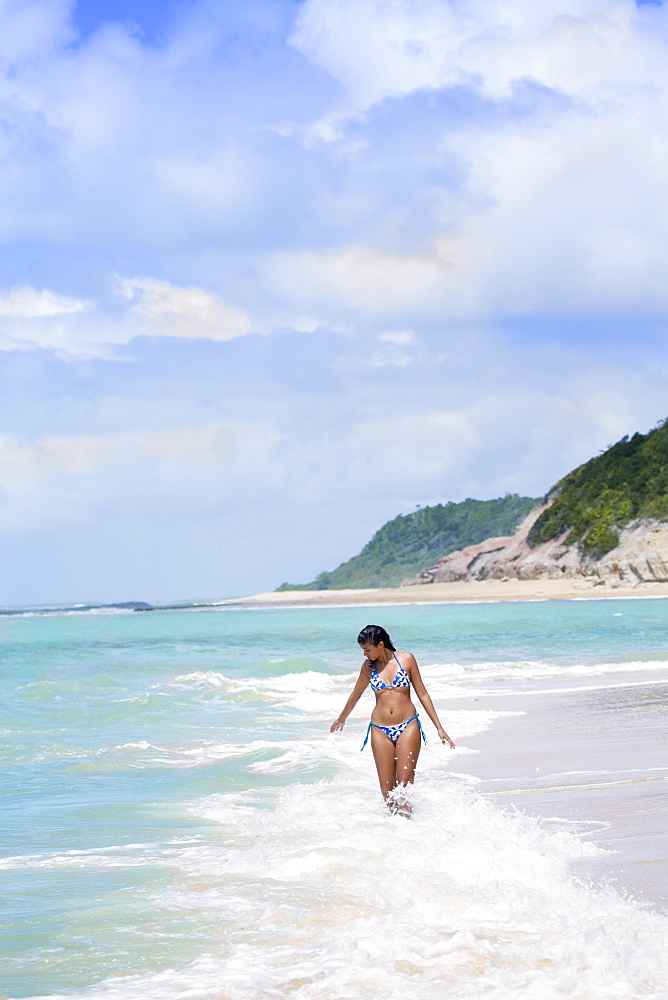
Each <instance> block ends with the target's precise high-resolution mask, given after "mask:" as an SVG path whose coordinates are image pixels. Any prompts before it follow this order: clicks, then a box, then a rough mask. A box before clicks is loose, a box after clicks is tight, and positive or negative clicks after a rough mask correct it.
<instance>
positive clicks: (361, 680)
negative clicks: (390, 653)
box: [329, 660, 370, 733]
mask: <svg viewBox="0 0 668 1000" xmlns="http://www.w3.org/2000/svg"><path fill="white" fill-rule="evenodd" d="M367 663H368V660H365V661H364V663H363V664H362V669H361V670H360V675H359V677H358V678H357V681H356V682H355V687H354V688H353V691H352V694H351V695H350V698H348V701H347V702H346V704H345V707H344V709H343V711H342V712H341V714H340V716H339V717H338V719H337V720H336V721H335V722H333V723H332V724H331V726H330V727H329V731H330V733H336V732H338V730H340V729H343V726H344V724H345V721H346V719H347V718H348V716H349V715H350V713H351V712H352V710H353V709H354V707H355V705H356V704H357V702H358V701H359V700H360V698H361V697H362V695H363V693H364V691H365V690H366V689H367V688H368V686H369V679H370V673H369V668H368V667H367Z"/></svg>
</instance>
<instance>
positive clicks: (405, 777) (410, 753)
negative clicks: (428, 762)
mask: <svg viewBox="0 0 668 1000" xmlns="http://www.w3.org/2000/svg"><path fill="white" fill-rule="evenodd" d="M421 748H422V734H421V732H420V727H419V726H418V723H417V719H416V720H415V721H414V722H411V724H410V725H409V726H407V727H406V728H405V729H404V731H403V733H402V734H401V736H400V737H399V739H398V740H397V743H396V749H395V755H396V761H395V765H396V783H397V785H412V784H413V782H414V781H415V768H416V766H417V762H418V757H419V756H420V750H421ZM411 811H412V810H411V806H410V803H409V802H402V803H401V804H400V805H399V806H398V808H397V812H398V813H400V814H401V815H402V816H410V815H411Z"/></svg>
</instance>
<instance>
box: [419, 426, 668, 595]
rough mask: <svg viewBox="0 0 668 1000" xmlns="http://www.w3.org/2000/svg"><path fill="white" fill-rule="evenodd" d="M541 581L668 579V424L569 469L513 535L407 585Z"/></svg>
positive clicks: (444, 562)
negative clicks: (454, 581) (483, 581)
mask: <svg viewBox="0 0 668 1000" xmlns="http://www.w3.org/2000/svg"><path fill="white" fill-rule="evenodd" d="M541 577H550V578H562V579H563V578H577V577H581V578H582V577H584V578H588V579H590V580H591V579H593V580H594V581H595V582H601V583H607V584H609V585H612V586H615V585H621V584H626V585H628V584H630V583H634V584H636V583H637V584H640V583H653V582H658V581H661V582H665V581H668V424H666V423H665V422H664V423H662V424H661V425H660V426H659V427H657V428H655V429H654V430H652V431H650V432H649V433H648V434H634V435H633V437H632V438H631V439H629V438H628V437H624V438H622V440H621V441H618V442H617V444H615V445H612V446H611V447H610V448H608V449H606V451H605V452H603V454H601V455H598V456H596V457H595V458H593V459H591V460H590V461H589V462H586V463H585V464H584V465H581V466H579V467H578V468H577V469H575V470H573V472H571V473H569V474H568V475H567V476H565V477H564V478H563V479H562V480H560V481H559V482H558V483H557V484H556V486H554V487H553V489H552V490H551V491H550V493H549V494H548V495H547V497H546V498H545V499H544V500H543V501H542V502H541V503H540V504H538V505H537V506H536V507H534V509H533V510H532V511H531V512H530V513H529V514H528V515H527V517H526V518H525V519H524V520H523V521H522V523H521V524H520V526H519V528H518V529H517V531H516V532H515V533H514V534H512V535H504V536H500V537H494V538H487V539H485V541H482V542H479V543H477V544H475V545H469V546H466V547H465V548H462V549H461V550H459V551H456V552H452V553H451V554H449V555H447V556H445V558H442V559H439V561H438V562H437V563H435V564H434V565H432V566H430V567H428V568H427V569H423V570H422V571H421V572H420V573H418V574H417V576H416V577H415V579H413V580H411V581H407V582H408V583H411V584H420V583H443V582H447V581H453V580H488V579H497V580H498V579H504V578H507V579H519V580H532V579H539V578H541Z"/></svg>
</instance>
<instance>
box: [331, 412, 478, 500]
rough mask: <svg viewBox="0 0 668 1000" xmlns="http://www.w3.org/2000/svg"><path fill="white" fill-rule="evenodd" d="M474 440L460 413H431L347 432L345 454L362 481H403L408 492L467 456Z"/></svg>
mask: <svg viewBox="0 0 668 1000" xmlns="http://www.w3.org/2000/svg"><path fill="white" fill-rule="evenodd" d="M476 443H477V435H476V433H475V431H474V429H473V427H472V426H471V424H470V422H469V420H468V419H467V417H466V416H465V415H464V414H463V413H458V412H455V411H447V410H446V411H439V410H437V411H434V412H432V413H425V414H408V415H397V416H388V417H379V418H378V419H376V420H365V421H362V422H360V423H358V424H357V425H356V426H355V427H354V428H353V430H352V433H351V439H350V451H351V453H352V454H353V455H354V456H355V459H354V463H353V464H354V469H355V474H356V475H358V476H361V477H365V478H366V479H368V478H369V477H372V480H373V481H374V482H377V481H378V479H377V477H379V476H383V475H387V476H389V477H393V478H394V480H395V487H396V483H397V481H400V480H403V479H405V480H407V481H408V482H407V483H405V484H404V488H406V489H408V490H410V489H413V488H414V484H415V483H416V482H419V484H420V488H421V489H423V490H424V489H429V486H430V484H433V483H434V481H437V480H439V479H442V477H443V476H444V475H445V474H446V473H447V472H449V471H450V470H451V469H452V468H453V466H454V465H455V463H456V462H457V461H459V460H460V459H461V458H462V457H463V456H464V455H467V454H469V453H470V452H471V451H472V450H473V448H474V447H475V445H476Z"/></svg>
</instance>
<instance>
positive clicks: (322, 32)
mask: <svg viewBox="0 0 668 1000" xmlns="http://www.w3.org/2000/svg"><path fill="white" fill-rule="evenodd" d="M655 17H656V15H651V14H649V13H643V14H641V13H640V12H639V11H638V9H637V7H636V5H635V3H634V2H633V0H542V2H541V3H536V4H528V3H525V4H523V3H517V2H515V0H470V2H468V3H467V4H465V5H464V4H457V3H455V2H452V0H393V2H391V3H388V2H384V0H306V2H305V3H304V4H303V5H302V9H301V14H300V17H299V20H298V23H297V27H296V30H295V32H294V34H293V36H292V44H293V45H295V47H296V48H298V49H299V50H300V51H302V52H303V53H304V54H305V55H307V56H308V57H309V58H311V59H312V60H313V61H314V62H316V63H318V64H319V65H321V66H324V67H326V68H327V69H328V70H329V71H330V72H331V73H332V74H333V75H334V76H336V77H337V79H339V80H341V81H342V82H343V83H344V84H345V85H346V87H347V88H348V91H349V93H350V96H351V99H352V101H353V106H354V107H357V108H368V107H370V106H371V105H372V104H374V103H376V102H378V101H381V100H383V99H385V98H387V97H396V96H401V95H406V94H410V93H412V92H414V91H417V90H422V89H440V88H443V87H453V86H461V85H467V86H471V85H473V86H477V87H480V88H481V89H482V90H483V92H484V93H485V94H487V95H489V96H491V97H494V98H500V97H504V96H507V95H508V94H509V93H510V92H511V91H512V88H513V86H514V85H515V84H516V83H517V82H518V81H521V80H525V79H530V80H533V81H535V82H537V83H539V84H541V85H542V86H545V87H550V88H554V89H556V90H558V91H560V92H563V93H566V94H569V95H573V96H583V95H589V96H594V95H599V96H602V87H605V86H606V85H611V86H612V87H613V88H618V87H619V86H620V85H627V84H630V85H643V84H646V83H655V82H656V75H655V73H656V70H660V71H661V76H662V77H663V79H664V80H665V77H666V69H665V66H662V65H661V63H662V60H663V40H662V39H661V38H660V37H659V38H657V37H656V31H655V24H654V21H655Z"/></svg>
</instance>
